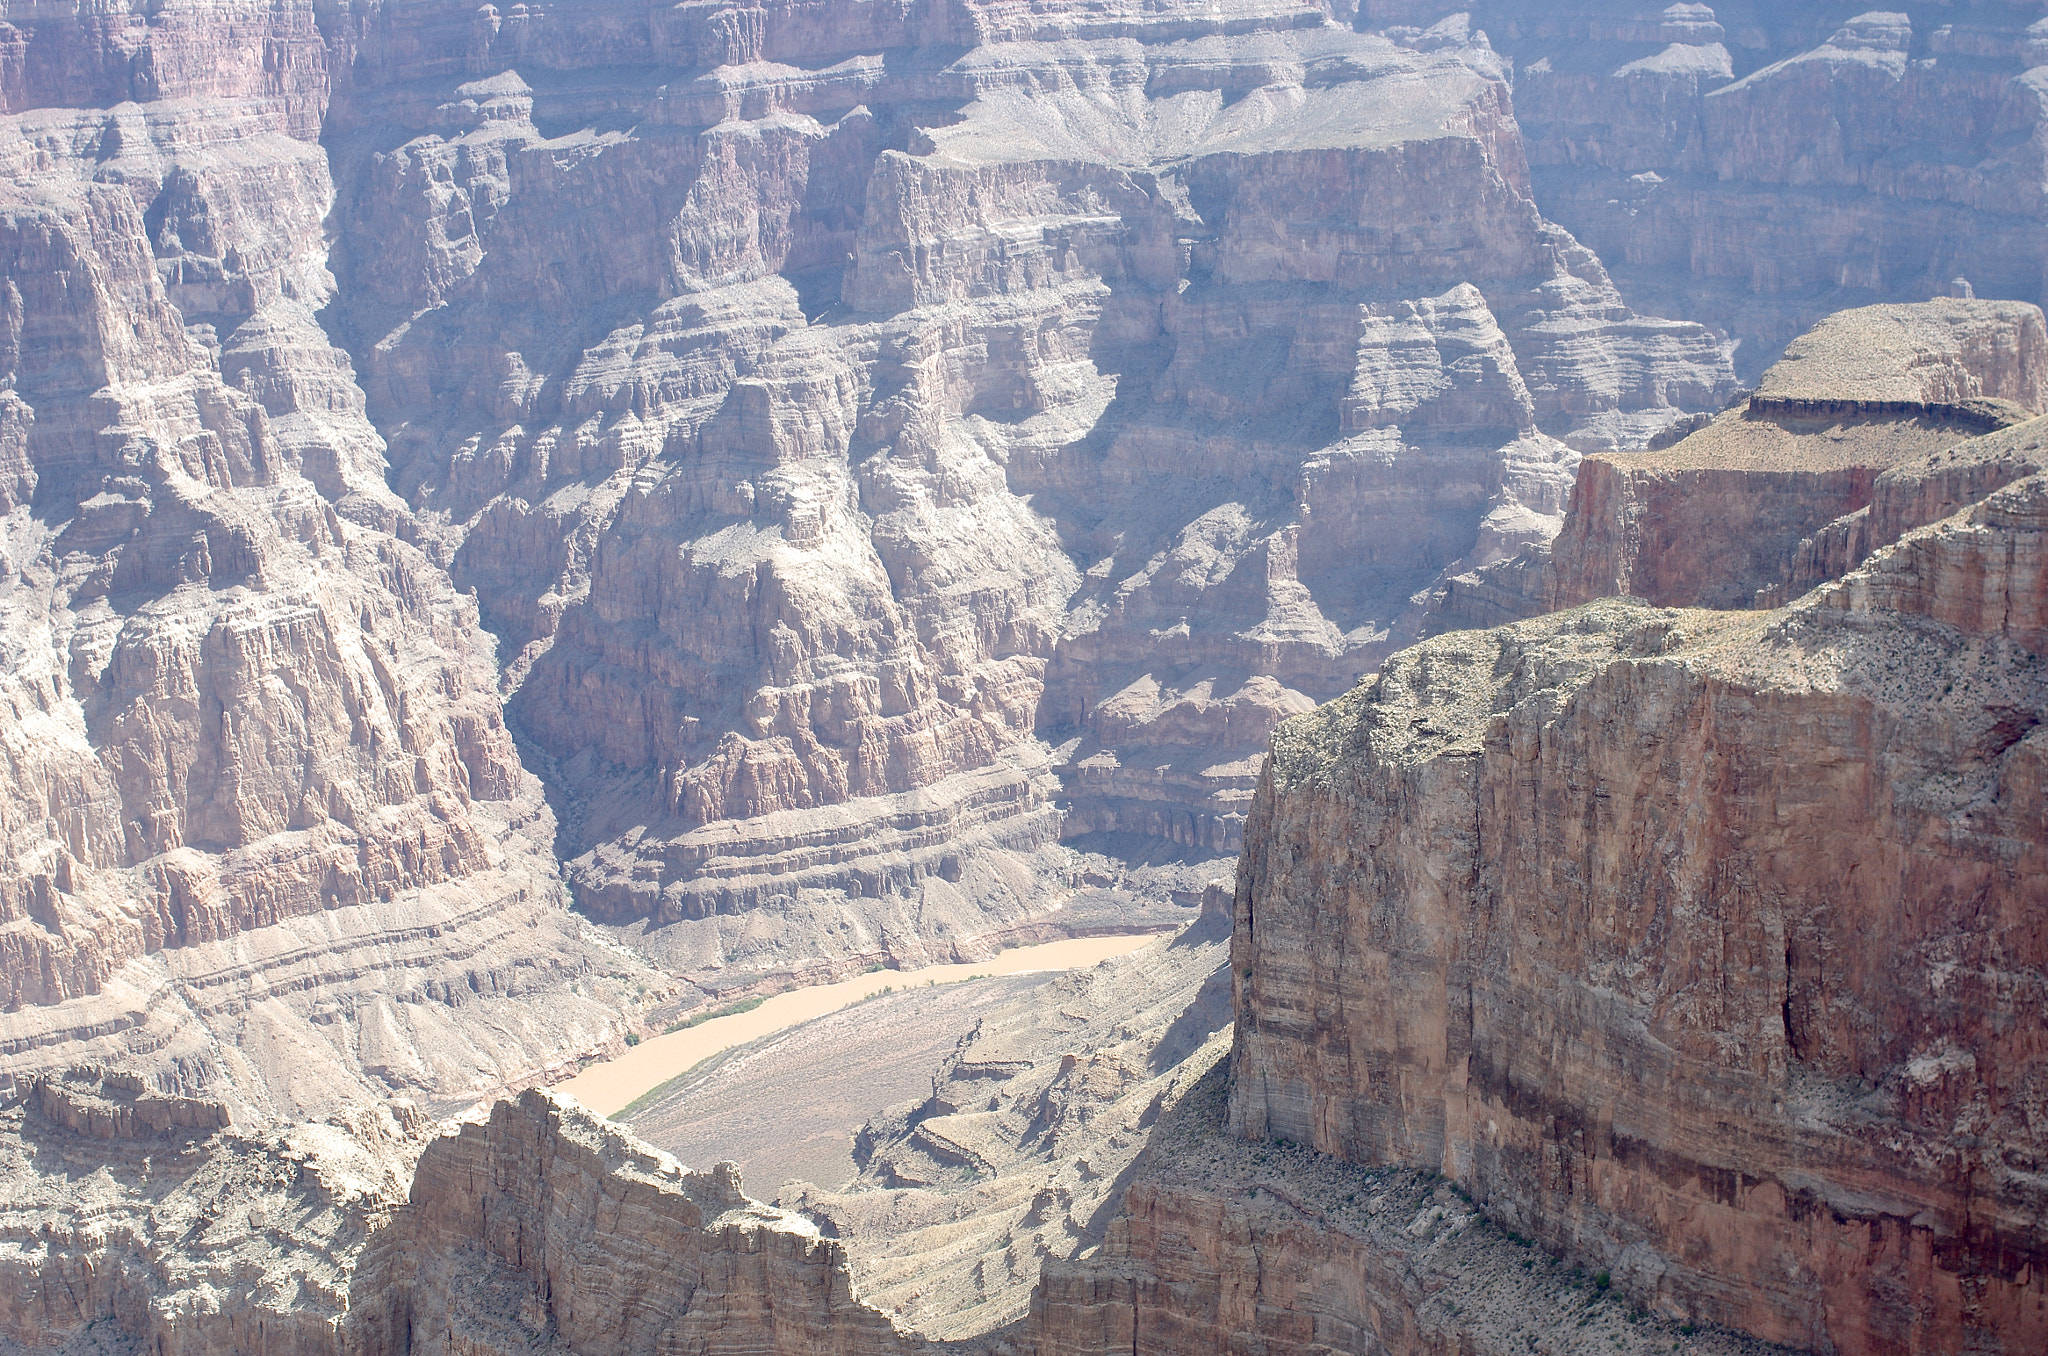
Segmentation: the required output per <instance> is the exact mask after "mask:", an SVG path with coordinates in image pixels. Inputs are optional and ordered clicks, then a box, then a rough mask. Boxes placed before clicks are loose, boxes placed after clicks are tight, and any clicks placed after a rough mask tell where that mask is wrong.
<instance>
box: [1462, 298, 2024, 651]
mask: <svg viewBox="0 0 2048 1356" xmlns="http://www.w3.org/2000/svg"><path fill="white" fill-rule="evenodd" d="M2044 408H2048V329H2044V327H2043V324H2042V319H2041V313H2040V311H2039V309H2038V308H2036V307H2034V306H2031V305H2026V304H2017V303H2012V302H1986V301H1935V302H1922V303H1917V304H1912V305H1894V306H1872V307H1863V308H1859V309H1857V310H1852V311H1844V312H1841V313H1840V314H1838V315H1834V316H1830V317H1829V318H1828V319H1827V320H1825V321H1823V322H1822V323H1821V324H1819V325H1818V326H1816V327H1815V328H1814V329H1813V330H1812V331H1810V332H1809V333H1807V334H1806V335H1804V336H1802V337H1801V338H1800V339H1799V340H1797V341H1796V342H1794V343H1793V344H1792V345H1791V346H1790V347H1789V348H1788V349H1787V350H1786V353H1785V356H1784V357H1783V358H1782V359H1781V360H1780V361H1778V362H1777V363H1776V364H1774V365H1773V366H1772V367H1771V369H1770V370H1769V371H1768V372H1766V373H1765V374H1764V377H1763V380H1762V381H1761V382H1760V383H1759V385H1758V387H1757V389H1756V390H1755V391H1754V392H1753V393H1752V394H1750V395H1749V396H1747V397H1746V398H1745V399H1744V400H1743V401H1742V402H1741V403H1740V404H1738V405H1737V406H1735V407H1733V408H1731V409H1728V410H1726V411H1724V412H1722V413H1721V414H1720V415H1718V416H1715V417H1714V418H1712V419H1710V420H1704V421H1701V426H1700V427H1698V428H1697V429H1695V430H1693V431H1690V432H1687V433H1686V434H1685V435H1684V436H1683V437H1681V438H1679V440H1678V441H1676V442H1675V443H1673V444H1672V445H1670V446H1667V447H1652V448H1650V449H1647V450H1644V451H1640V452H1620V453H1603V454H1599V455H1596V456H1590V457H1587V458H1586V459H1585V460H1584V461H1583V462H1582V463H1581V465H1580V467H1579V473H1578V480H1577V483H1576V484H1575V485H1574V486H1573V487H1572V494H1571V499H1570V501H1569V503H1568V505H1567V509H1566V514H1565V521H1564V525H1563V528H1562V530H1561V531H1560V532H1559V534H1558V535H1557V537H1556V538H1555V540H1554V541H1550V542H1542V543H1538V544H1536V545H1534V546H1532V547H1530V548H1528V549H1527V550H1525V551H1524V552H1522V553H1521V554H1520V555H1518V556H1516V557H1513V558H1512V559H1509V560H1505V561H1501V562H1498V563H1496V564H1493V565H1490V566H1486V567H1483V568H1481V569H1479V570H1476V571H1471V572H1468V573H1466V574H1462V575H1459V576H1457V577H1455V578H1453V579H1451V580H1450V581H1448V582H1447V584H1446V585H1445V587H1444V588H1443V590H1442V591H1441V593H1440V595H1439V596H1438V597H1437V598H1436V599H1435V600H1434V602H1433V607H1432V616H1431V618H1430V621H1429V623H1428V626H1427V629H1429V630H1432V631H1442V630H1448V629H1453V628H1456V627H1460V626H1486V625H1494V624H1498V623H1500V622H1503V621H1514V620H1519V619H1521V618H1525V617H1533V616H1538V615H1541V614H1542V613H1545V612H1553V611H1558V610H1560V609H1563V608H1568V607H1575V606H1577V605H1579V604H1580V603H1585V602H1590V601H1592V600H1593V599H1596V598H1613V597H1633V598H1642V599H1644V600H1645V601H1648V602H1652V603H1656V604H1658V605H1660V606H1665V607H1713V608H1724V609H1725V608H1741V607H1748V606H1750V605H1752V604H1753V603H1755V604H1762V605H1771V604H1775V603H1782V602H1785V601H1786V600H1788V599H1789V598H1791V597H1794V596H1796V595H1797V594H1799V593H1803V592H1804V591H1805V590H1806V589H1807V588H1810V587H1811V586H1812V585H1814V584H1816V583H1819V582H1821V581H1822V580H1823V579H1830V578H1834V577H1836V576H1839V575H1841V574H1843V573H1846V572H1847V571H1848V570H1849V569H1851V568H1853V567H1854V566H1855V565H1856V564H1858V563H1859V562H1860V561H1861V560H1862V559H1863V557H1864V556H1865V555H1868V554H1869V552H1870V551H1871V550H1872V549H1874V548H1875V547H1877V546H1882V545H1887V544H1889V543H1890V542H1892V541H1895V540H1896V539H1897V538H1898V536H1899V534H1900V533H1901V532H1903V531H1905V530H1906V529H1907V528H1911V527H1919V526H1922V525H1924V524H1926V523H1928V522H1932V521H1934V520H1935V519H1937V518H1941V517H1945V516H1947V515H1948V514H1949V513H1951V512H1953V511H1954V509H1955V508H1956V507H1957V506H1958V505H1959V504H1961V503H1967V502H1972V501H1974V500H1976V499H1979V498H1982V497H1983V496H1984V495H1985V494H1987V493H1989V492H1990V491H1991V490H1993V489H1996V488H1998V486H1999V485H2001V484H2004V483H2006V481H2008V480H2011V479H2014V478H2016V476H2017V475H2018V474H2023V473H2024V472H2023V471H2020V470H2018V469H2017V466H2016V468H2015V470H2014V471H2013V472H2012V473H2010V474H2007V475H2006V476H2005V477H2004V479H1992V480H1982V477H1980V480H1982V483H1981V484H1977V485H1976V486H1975V487H1974V491H1973V492H1971V493H1968V494H1967V495H1965V496H1961V497H1944V498H1938V499H1936V500H1934V504H1935V505H1936V506H1937V507H1930V508H1929V509H1927V510H1925V511H1922V512H1920V513H1919V514H1918V515H1917V516H1912V517H1910V518H1902V517H1900V516H1899V514H1900V510H1899V509H1897V508H1894V507H1887V508H1886V509H1885V510H1884V511H1883V512H1882V513H1881V514H1880V518H1881V520H1882V522H1883V526H1882V528H1881V529H1880V530H1881V532H1882V533H1883V535H1882V536H1880V537H1878V538H1875V539H1866V537H1865V536H1859V535H1858V534H1859V533H1862V532H1863V524H1864V523H1865V522H1866V520H1867V519H1868V518H1869V513H1868V510H1869V508H1870V506H1871V503H1872V500H1873V497H1874V496H1875V495H1876V494H1877V493H1878V486H1879V484H1880V483H1882V484H1883V485H1885V487H1886V489H1885V491H1884V493H1885V495H1886V497H1887V503H1888V505H1890V504H1892V503H1894V502H1896V499H1897V495H1898V491H1897V488H1896V487H1898V486H1900V485H1901V484H1903V483H1904V482H1906V481H1909V480H1910V481H1917V480H1918V479H1919V478H1921V477H1922V476H1923V475H1925V474H1928V473H1929V472H1928V471H1927V470H1926V469H1925V468H1927V467H1929V466H1932V465H1940V464H1944V463H1945V462H1946V461H1948V460H1950V459H1953V458H1954V457H1956V456H1958V455H1960V456H1962V457H1963V458H1964V459H1965V460H1966V461H1969V462H1971V463H1972V464H1975V463H1977V462H1979V461H1986V465H1987V470H1988V467H1989V466H1990V465H1992V464H1997V465H2004V464H2005V463H2006V462H2007V461H2009V460H2010V459H2009V458H2007V457H2005V456H2003V455H2002V454H1999V455H1993V454H1991V453H1990V452H1989V451H1988V449H1989V448H1990V447H1994V446H1996V447H2004V446H2006V445H2007V444H2008V443H2009V442H2010V441H2011V440H2010V439H2009V438H2008V439H2000V440H1993V441H1991V442H1987V444H1986V449H1987V450H1986V451H1984V452H1982V453H1980V452H1976V451H1958V448H1959V445H1960V447H1961V448H1972V447H1974V440H1976V439H1978V438H1979V436H1980V435H1983V434H1985V433H1986V432H1987V431H1988V430H1998V429H2002V428H2006V427H2009V426H2011V425H2014V424H2020V423H2023V422H2025V421H2026V420H2027V419H2028V418H2029V417H2030V416H2032V415H2038V414H2040V413H2041V412H2042V410H2043V409H2044ZM1674 432H1678V430H1674ZM2015 436H2019V437H2022V438H2023V439H2030V438H2031V435H2015ZM1930 458H1931V459H1932V460H1931V461H1930V460H1929V459H1930ZM1987 458H1988V460H1987Z"/></svg>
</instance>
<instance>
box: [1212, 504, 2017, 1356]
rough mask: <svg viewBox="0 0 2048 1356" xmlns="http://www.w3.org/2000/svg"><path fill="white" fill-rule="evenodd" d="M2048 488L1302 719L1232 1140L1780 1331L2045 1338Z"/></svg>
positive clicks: (1251, 933) (1820, 1339) (1257, 910)
mask: <svg viewBox="0 0 2048 1356" xmlns="http://www.w3.org/2000/svg"><path fill="white" fill-rule="evenodd" d="M2044 494H2048V486H2044V483H2043V482H2042V480H2041V478H2040V477H2038V476H2035V477H2031V478H2028V479H2025V480H2022V481H2019V482H2018V483H2016V484H2014V485H2012V486H2010V487H2009V488H2007V489H2005V490H2002V491H2000V492H1999V493H1997V494H1994V495H1992V496H1991V497H1990V498H1988V499H1986V500H1985V501H1984V502H1983V503H1982V504H1980V505H1978V506H1977V507H1976V508H1974V509H1970V510H1967V511H1965V512H1963V513H1960V514H1958V515H1956V516H1955V517H1952V518H1950V519H1947V520H1945V521H1943V522H1942V523H1940V524H1938V525H1936V526H1933V527H1930V528H1924V529H1921V530H1919V531H1916V532H1913V533H1909V534H1908V535H1907V536H1906V537H1905V538H1904V539H1903V540H1902V541H1900V542H1899V543H1898V544H1897V545H1895V546H1893V547H1891V548H1890V549H1888V550H1887V551H1884V552H1881V553H1880V554H1878V555H1877V556H1875V557H1873V558H1872V559H1871V561H1870V562H1868V563H1867V564H1866V566H1865V567H1864V568H1863V569H1862V570H1860V571H1858V572H1856V573H1854V574H1851V575H1849V576H1848V577H1847V578H1845V579H1844V580H1842V581H1841V582H1840V583H1839V584H1836V585H1833V586H1831V587H1829V588H1825V589H1823V590H1822V591H1821V592H1819V593H1817V594H1815V595H1813V596H1811V597H1809V598H1808V599H1806V600H1804V601H1803V602H1802V603H1801V604H1799V605H1798V606H1796V607H1793V608H1789V609H1785V610H1782V611H1778V612H1767V613H1761V614H1748V615H1744V614H1726V613H1723V614H1712V613H1702V612H1684V611H1658V610H1653V609H1650V608H1648V607H1645V606H1643V605H1641V604H1622V603H1608V604H1600V605H1595V606H1593V607H1591V608H1586V609H1580V610H1578V611H1574V612H1568V613H1563V614H1560V615H1559V616H1557V617H1555V618H1550V619H1545V620H1543V621H1539V622H1533V623H1526V624H1524V625H1522V626H1518V627H1511V628H1506V629H1504V630H1501V631H1496V632H1490V633H1486V634H1483V635H1471V634H1468V635H1460V636H1450V637H1443V638H1441V639H1438V640H1435V641H1430V642H1427V643H1425V644H1424V645H1421V646H1419V647H1417V648H1416V649H1415V650H1413V651H1411V652H1409V653H1408V654H1406V655H1404V656H1402V657H1401V658H1399V659H1397V660H1396V661H1395V662H1393V663H1391V664H1390V665H1389V666H1388V667H1387V668H1386V669H1384V670H1383V671H1382V672H1381V674H1380V675H1379V676H1378V677H1377V678H1375V679H1374V680H1373V681H1372V682H1371V683H1369V684H1366V685H1363V686H1361V687H1360V688H1359V689H1358V690H1357V691H1356V692H1354V693H1353V694H1351V695H1350V696H1347V697H1346V698H1343V699H1342V700H1340V701H1338V702H1335V703H1332V704H1331V705H1330V706H1328V707H1326V708H1324V709H1323V710H1321V711H1319V712H1318V713H1317V714H1316V715H1315V716H1313V717H1309V718H1306V719H1304V720H1301V721H1297V722H1294V723H1292V724H1290V725H1287V726H1284V727H1283V728H1282V730H1281V731H1280V732H1279V733H1278V734H1277V735H1276V737H1275V751H1274V758H1273V763H1272V765H1271V770H1270V772H1269V774H1268V780H1267V782H1266V783H1265V785H1264V786H1263V787H1262V792H1261V798H1260V801H1259V803H1258V807H1257V811H1256V814H1255V818H1254V830H1255V832H1254V834H1253V835H1252V836H1251V837H1250V838H1249V839H1248V848H1247V852H1246V855H1245V858H1244V863H1243V867H1242V874H1241V877H1240V886H1239V897H1238V911H1239V916H1238V931H1237V938H1236V952H1235V955H1234V958H1233V968H1234V969H1235V971H1236V972H1237V974H1238V976H1239V978H1238V984H1239V990H1238V998H1239V1004H1240V1007H1239V1013H1240V1016H1239V1024H1238V1035H1237V1046H1236V1055H1235V1061H1236V1062H1235V1064H1234V1071H1233V1085H1232V1092H1231V1099H1232V1100H1231V1122H1232V1125H1233V1128H1235V1129H1238V1130H1241V1131H1242V1132H1244V1133H1247V1134H1251V1135H1255V1136H1266V1137H1272V1138H1280V1139H1288V1140H1296V1141H1300V1142H1302V1143H1307V1144H1313V1145H1314V1146H1316V1147H1317V1148H1319V1149H1322V1150H1325V1151H1327V1152H1331V1153H1335V1154H1338V1155H1341V1156H1343V1157H1345V1158H1348V1159H1351V1160H1353V1161H1356V1162H1360V1163H1366V1164H1411V1165H1422V1166H1427V1167H1429V1168H1432V1169H1435V1170H1438V1171H1441V1172H1443V1173H1444V1174H1445V1175H1446V1176H1448V1177H1450V1178H1452V1179H1453V1180H1455V1181H1457V1182H1458V1183H1459V1184H1460V1185H1461V1186H1463V1187H1464V1188H1465V1189H1467V1190H1468V1191H1470V1192H1471V1193H1472V1195H1473V1197H1474V1199H1475V1200H1477V1201H1478V1202H1479V1203H1480V1204H1481V1205H1482V1206H1483V1207H1484V1208H1485V1209H1486V1211H1487V1212H1488V1214H1489V1215H1491V1216H1492V1217H1494V1218H1496V1219H1499V1220H1502V1221H1504V1222H1506V1223H1508V1224H1510V1225H1511V1226H1512V1227H1516V1228H1519V1229H1522V1230H1525V1231H1526V1232H1528V1233H1530V1234H1531V1235H1533V1236H1535V1237H1537V1238H1538V1239H1540V1240H1542V1241H1543V1242H1545V1243H1546V1244H1547V1245H1549V1246H1552V1247H1555V1248H1558V1249H1559V1250H1561V1251H1563V1252H1565V1253H1566V1254H1567V1255H1569V1256H1573V1257H1580V1258H1584V1259H1587V1260H1588V1262H1589V1263H1594V1264H1598V1265H1600V1266H1602V1267H1604V1268H1608V1269H1611V1271H1612V1274H1613V1276H1614V1279H1615V1283H1616V1284H1617V1285H1619V1286H1621V1287H1623V1288H1624V1289H1625V1290H1626V1291H1627V1292H1628V1293H1630V1294H1631V1295H1633V1296H1635V1297H1637V1298H1638V1299H1640V1300H1641V1301H1642V1302H1644V1303H1648V1304H1653V1305H1656V1306H1659V1307H1663V1308H1665V1309H1667V1310H1670V1311H1673V1312H1683V1313H1688V1314H1692V1315H1696V1316H1699V1317H1702V1318H1706V1319H1710V1320H1713V1321H1717V1322H1725V1323H1729V1324H1732V1325H1735V1326H1738V1327H1740V1328H1743V1329H1745V1330H1747V1331H1749V1332H1752V1333H1756V1334H1757V1335H1759V1336H1763V1337H1766V1338H1770V1339H1773V1340H1778V1341H1784V1342H1787V1343H1789V1344H1792V1345H1797V1346H1805V1347H1816V1348H1823V1349H1833V1350H1839V1351H1851V1352H1853V1351H1869V1352H1877V1351H1894V1350H1926V1351H1937V1350H1952V1349H1956V1348H1958V1347H1967V1346H1975V1347H1981V1348H1982V1349H1987V1350H1995V1351H1996V1350H2003V1351H2013V1352H2018V1351H2025V1350H2033V1349H2035V1348H2037V1347H2038V1346H2039V1345H2040V1344H2041V1342H2042V1341H2043V1340H2044V1337H2048V1296H2044V1294H2043V1292H2042V1289H2041V1284H2040V1281H2039V1275H2040V1272H2039V1270H2038V1268H2039V1262H2040V1258H2041V1256H2042V1255H2043V1251H2044V1249H2048V1236H2044V1234H2043V1232H2042V1221H2043V1219H2044V1218H2048V1215H2044V1208H2048V1201H2044V1200H2042V1199H2041V1198H2040V1197H2039V1194H2038V1192H2036V1191H2035V1189H2034V1187H2033V1185H2032V1183H2033V1175H2032V1167H2031V1164H2032V1162H2033V1159H2034V1157H2035V1156H2036V1155H2038V1153H2039V1152H2040V1145H2039V1143H2038V1138H2039V1137H2038V1134H2037V1129H2038V1118H2037V1116H2036V1114H2035V1112H2034V1110H2033V1109H2032V1108H2033V1107H2034V1106H2035V1103H2036V1101H2037V1100H2038V1097H2039V1089H2038V1088H2036V1087H2035V1084H2036V1082H2037V1081H2038V1078H2037V1068H2038V1064H2039V1051H2038V1050H2037V1049H2036V1048H2035V1036H2034V1034H2033V1033H2034V1032H2035V1030H2036V1028H2037V1027H2038V1026H2039V1018H2038V1016H2037V1015H2036V1011H2035V1010H2036V1007H2037V1000H2036V999H2035V998H2034V997H2033V994H2034V991H2035V989H2036V987H2037V980H2038V976H2039V975H2040V974H2041V973H2042V970H2043V966H2044V961H2048V957H2044V956H2043V955H2042V954H2041V952H2040V947H2039V945H2038V939H2039V937H2040V935H2041V927H2040V920H2041V916H2042V911H2043V909H2044V907H2048V899H2044V897H2043V895H2042V893H2041V881H2042V880H2043V876H2042V874H2041V867H2042V864H2041V861H2040V857H2041V854H2042V851H2043V844H2044V842H2048V837H2044V835H2048V823H2044V821H2043V819H2042V816H2041V807H2042V805H2043V804H2044V802H2043V800H2042V798H2041V796H2040V795H2039V793H2038V791H2037V789H2036V788H2037V786H2038V784H2039V781H2040V778H2041V775H2042V755H2043V745H2042V742H2041V737H2040V735H2039V733H2038V725H2039V722H2040V720H2041V717H2042V713H2043V702H2044V689H2043V687H2042V672H2041V661H2040V657H2039V656H2040V647H2041V644H2042V637H2043V632H2042V629H2041V619H2040V618H2039V617H2038V616H2037V615H2036V614H2037V613H2038V612H2039V611H2040V608H2039V600H2040V598H2041V597H2042V596H2043V595H2042V592H2041V590H2042V581H2041V574H2040V572H2041V569H2042V557H2041V548H2042V542H2043V540H2044V539H2043V537H2042V525H2043V521H2044V520H2043V519H2042V518H2041V516H2040V514H2041V505H2042V504H2043V502H2044V499H2043V496H2044ZM1908 1297H1910V1299H1908Z"/></svg>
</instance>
